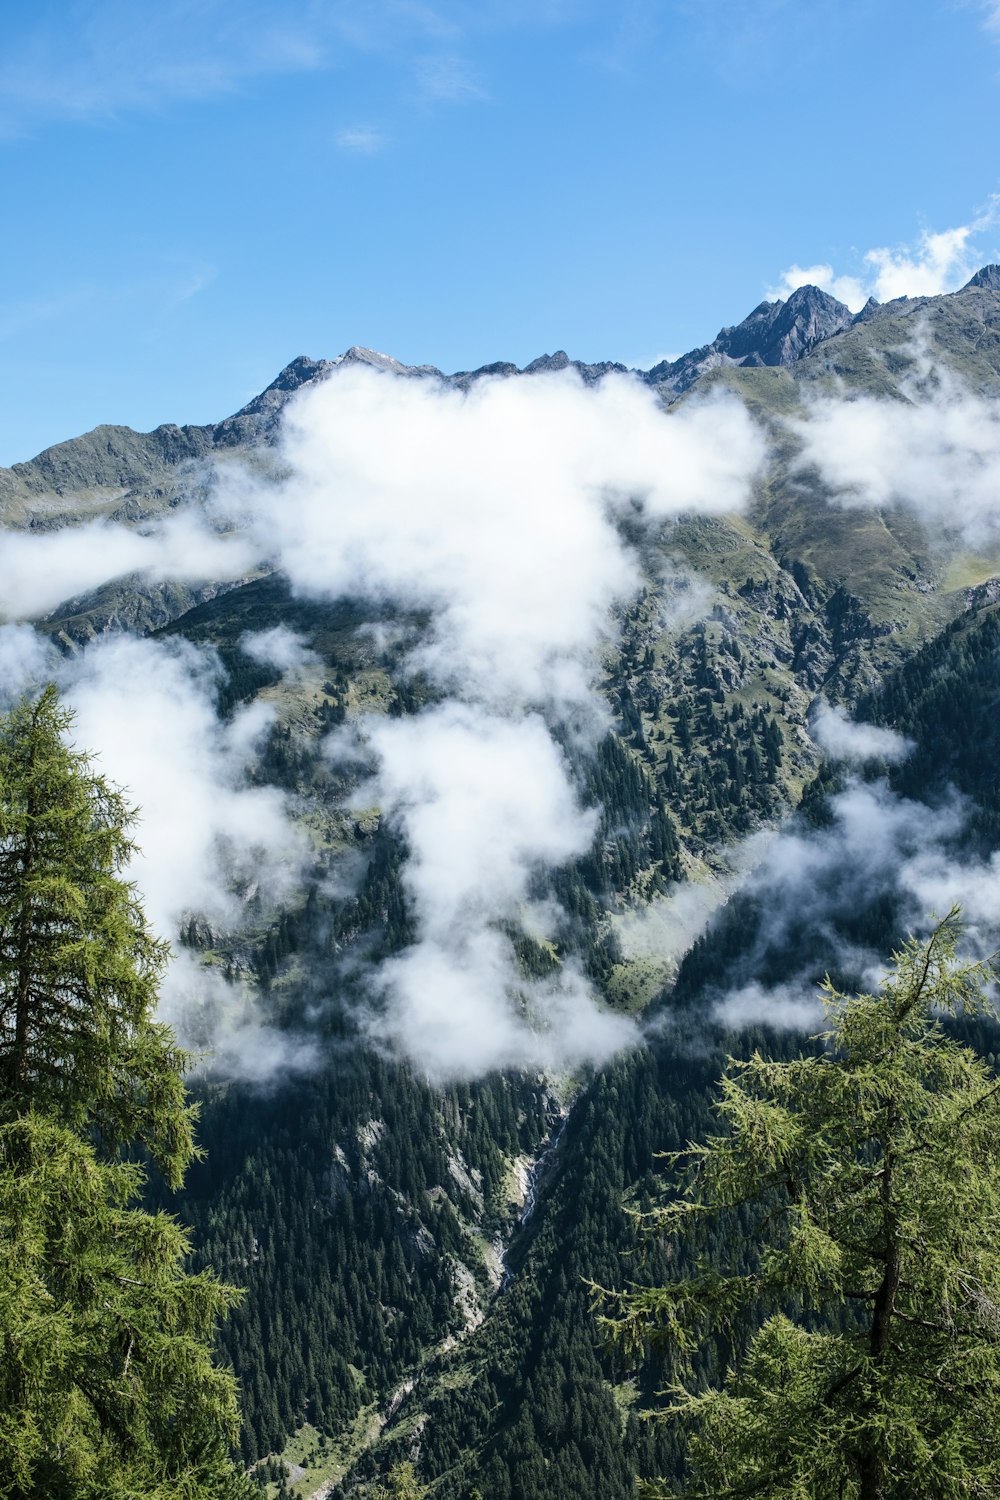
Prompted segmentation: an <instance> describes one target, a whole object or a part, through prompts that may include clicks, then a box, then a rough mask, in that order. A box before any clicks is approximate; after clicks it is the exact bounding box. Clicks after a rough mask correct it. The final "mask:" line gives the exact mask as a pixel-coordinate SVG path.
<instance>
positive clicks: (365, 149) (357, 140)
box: [334, 125, 386, 156]
mask: <svg viewBox="0 0 1000 1500" xmlns="http://www.w3.org/2000/svg"><path fill="white" fill-rule="evenodd" d="M334 139H335V141H336V143H337V145H338V146H339V147H340V149H341V151H348V152H350V153H351V154H352V155H354V156H374V155H376V153H377V152H379V151H382V150H384V148H385V146H386V137H385V135H383V133H382V131H381V130H374V129H373V128H372V127H371V126H370V125H352V126H351V127H350V128H349V129H347V130H341V131H338V133H337V135H336V136H335V137H334Z"/></svg>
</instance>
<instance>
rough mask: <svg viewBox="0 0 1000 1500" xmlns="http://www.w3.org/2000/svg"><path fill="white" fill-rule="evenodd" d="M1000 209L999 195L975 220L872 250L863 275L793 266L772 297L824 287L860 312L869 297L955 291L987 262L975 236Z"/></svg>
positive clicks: (888, 298)
mask: <svg viewBox="0 0 1000 1500" xmlns="http://www.w3.org/2000/svg"><path fill="white" fill-rule="evenodd" d="M998 212H1000V195H996V194H994V195H993V197H992V198H991V199H990V202H989V206H988V207H987V208H986V210H985V211H984V212H983V213H982V214H979V215H978V216H977V217H976V218H975V219H973V220H972V221H971V223H969V224H959V225H957V226H956V227H955V228H954V229H943V230H939V231H936V232H935V231H932V230H929V229H924V230H921V232H920V235H919V237H918V239H917V241H916V243H915V244H910V245H900V246H896V247H895V248H890V247H888V246H880V247H878V248H875V249H872V250H867V251H866V252H865V254H864V256H863V257H862V259H863V262H864V266H865V270H864V271H863V272H862V273H860V274H858V275H853V276H852V275H843V274H838V273H837V272H835V271H834V268H833V266H831V265H829V264H827V263H822V264H818V265H811V266H800V265H791V266H789V267H788V269H787V270H786V271H783V272H782V273H781V279H780V281H779V282H778V284H777V285H776V286H774V287H770V288H769V289H768V293H767V295H768V296H769V297H781V298H785V297H788V296H789V295H790V293H792V292H794V291H795V290H796V288H797V287H800V286H818V287H819V288H820V289H821V290H822V291H824V292H829V293H830V295H831V296H832V297H836V298H837V299H838V300H839V301H840V302H845V303H846V304H847V306H848V307H849V308H850V309H851V311H852V312H860V310H861V308H862V307H863V306H864V304H865V303H866V302H867V300H868V298H869V297H874V298H875V300H876V301H877V302H890V301H891V300H892V299H893V298H894V297H937V296H939V295H940V294H941V293H942V292H955V291H957V290H958V289H959V287H961V286H964V284H965V283H966V282H967V281H968V279H969V277H970V276H971V275H972V273H973V272H974V271H975V270H977V268H978V266H979V265H980V264H981V260H982V256H981V253H980V252H979V251H977V249H976V247H975V244H974V239H975V236H976V235H978V234H982V233H983V232H984V231H985V230H987V229H989V228H991V227H992V226H993V225H994V224H995V223H996V220H997V215H998Z"/></svg>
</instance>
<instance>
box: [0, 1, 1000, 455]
mask: <svg viewBox="0 0 1000 1500" xmlns="http://www.w3.org/2000/svg"><path fill="white" fill-rule="evenodd" d="M998 105H1000V3H985V0H617V3H607V0H604V3H601V0H478V3H473V0H426V3H424V0H350V3H342V0H282V3H280V4H279V3H275V0H271V3H259V0H147V3H143V4H139V3H137V0H76V3H71V0H5V3H4V5H3V8H2V18H0V171H2V174H3V205H4V211H5V212H4V218H5V224H4V230H5V232H4V234H3V236H2V239H0V370H2V382H3V401H2V405H0V463H12V462H15V461H17V460H19V459H25V458H28V457H30V456H32V455H33V454H34V453H36V452H37V451H39V450H40V449H41V448H43V447H44V446H46V445H47V444H49V443H52V442H56V441H59V440H60V439H62V438H66V437H70V436H72V435H74V434H76V433H78V432H81V431H84V430H86V429H87V428H89V427H91V426H94V425H95V424H96V423H98V422H124V423H128V424H129V425H131V426H135V427H139V428H149V427H152V426H155V425H156V424H157V423H158V422H161V421H174V422H203V421H210V420H214V419H217V418H220V417H222V416H224V415H226V414H227V413H228V412H230V411H232V410H235V409H236V408H237V407H238V406H240V405H241V404H242V403H243V402H244V401H245V400H247V399H248V398H249V397H250V396H251V395H253V394H254V393H255V392H256V391H257V390H259V389H261V388H262V387H263V386H264V385H266V384H267V383H268V382H269V381H270V380H271V379H272V378H273V376H274V375H275V374H276V373H277V371H278V370H279V369H280V368H281V366H282V365H284V364H285V363H287V362H288V360H290V359H292V358H293V357H294V356H295V355H297V354H300V353H308V354H312V355H314V356H317V357H319V356H330V355H333V354H336V353H339V352H341V351H342V350H343V349H345V348H346V347H347V346H348V345H350V344H352V343H360V344H367V345H370V346H372V347H374V348H377V349H382V350H385V351H387V352H390V353H392V354H395V355H396V356H397V357H398V358H400V359H403V360H406V361H409V362H414V363H416V362H429V363H433V364H437V365H439V366H441V367H442V368H444V369H446V370H454V369H461V368H470V367H473V366H475V365H478V364H482V363H484V362H486V361H489V360H494V359H501V358H503V359H513V360H516V361H517V362H518V363H524V362H525V361H527V360H529V359H531V358H533V357H534V356H535V355H537V354H539V353H542V352H546V351H548V352H551V351H552V350H554V349H556V348H560V347H561V348H565V349H567V350H568V351H569V352H570V354H572V355H574V356H576V357H579V358H583V359H591V360H596V359H620V360H623V361H625V362H626V363H629V364H642V365H648V364H650V363H652V362H654V361H655V360H656V359H658V358H661V357H662V356H663V355H664V354H669V353H676V352H679V351H681V350H684V349H687V348H689V347H691V346H693V345H695V344H698V343H703V342H706V341H707V340H709V339H711V338H712V337H713V336H714V335H715V333H716V332H717V330H718V328H719V327H720V326H721V325H722V324H724V323H729V322H735V321H738V320H739V319H740V318H741V317H743V316H744V315H745V314H746V313H747V312H749V310H750V309H751V308H752V307H753V306H754V305H755V304H756V303H757V302H758V301H760V300H761V298H762V297H763V296H764V295H765V294H767V293H768V292H769V290H772V289H777V290H778V291H779V292H780V290H781V289H782V288H783V287H788V286H790V285H793V284H794V283H795V281H796V280H800V279H802V275H803V273H804V272H806V271H809V272H813V271H814V272H815V274H814V275H813V276H812V279H816V280H821V281H822V280H826V281H827V282H828V284H829V285H831V287H833V289H835V290H837V291H839V293H840V294H841V295H846V296H848V297H851V298H853V299H855V300H856V299H857V298H859V297H863V296H864V295H866V294H867V292H868V291H869V290H870V289H875V290H876V291H877V292H878V293H879V294H880V295H881V296H882V297H885V296H891V295H898V294H900V293H902V292H913V293H916V292H921V291H933V290H948V289H951V288H952V287H953V286H955V285H958V284H960V282H961V281H962V280H964V279H966V277H967V275H968V273H969V271H971V270H973V269H975V267H976V266H977V265H979V264H981V263H982V262H983V261H986V260H990V259H1000V198H998V197H997V196H996V195H997V194H1000V155H998V152H997V140H998V139H1000V130H998ZM795 268H798V269H797V270H796V269H795ZM786 273H790V274H789V275H788V276H786Z"/></svg>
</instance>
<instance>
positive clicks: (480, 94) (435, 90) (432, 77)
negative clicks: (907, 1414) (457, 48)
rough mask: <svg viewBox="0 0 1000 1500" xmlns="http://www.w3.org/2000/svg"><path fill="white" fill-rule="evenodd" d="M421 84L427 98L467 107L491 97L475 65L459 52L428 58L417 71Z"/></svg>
mask: <svg viewBox="0 0 1000 1500" xmlns="http://www.w3.org/2000/svg"><path fill="white" fill-rule="evenodd" d="M417 82H418V86H419V89H420V92H421V94H422V95H423V97H424V98H425V99H432V100H437V101H439V102H441V103H446V104H467V103H472V102H474V101H476V100H485V99H488V98H489V92H488V90H487V89H486V88H485V87H484V85H483V84H482V83H481V82H480V80H479V78H478V77H477V73H476V70H475V68H474V67H473V64H472V63H471V62H470V61H469V60H468V58H465V57H461V56H459V55H458V54H456V53H451V54H447V55H443V56H435V57H428V58H425V59H424V60H423V61H422V62H421V63H420V64H419V65H418V68H417Z"/></svg>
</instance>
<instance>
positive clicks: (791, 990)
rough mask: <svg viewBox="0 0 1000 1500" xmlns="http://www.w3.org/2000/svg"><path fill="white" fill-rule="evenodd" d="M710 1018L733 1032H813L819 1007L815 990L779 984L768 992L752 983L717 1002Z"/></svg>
mask: <svg viewBox="0 0 1000 1500" xmlns="http://www.w3.org/2000/svg"><path fill="white" fill-rule="evenodd" d="M714 1015H715V1018H716V1020H717V1021H720V1022H721V1023H722V1025H723V1026H729V1027H731V1028H732V1029H733V1030H734V1031H736V1030H739V1029H741V1028H742V1027H745V1026H770V1027H774V1028H775V1029H776V1030H778V1031H816V1030H818V1029H819V1027H820V1025H821V1024H822V1021H823V1003H822V1001H821V999H820V997H819V994H818V993H817V991H816V990H815V989H813V990H812V991H810V990H809V989H808V988H807V987H806V986H804V985H796V984H779V985H774V986H773V987H772V988H770V989H768V988H766V987H765V986H764V985H762V984H758V983H757V981H756V980H752V981H751V982H750V983H749V984H745V985H743V986H741V988H740V989H738V990H732V991H731V992H730V993H729V994H728V995H727V996H726V998H725V999H724V1000H722V1001H720V1003H719V1004H718V1005H717V1006H716V1007H715V1011H714Z"/></svg>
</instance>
